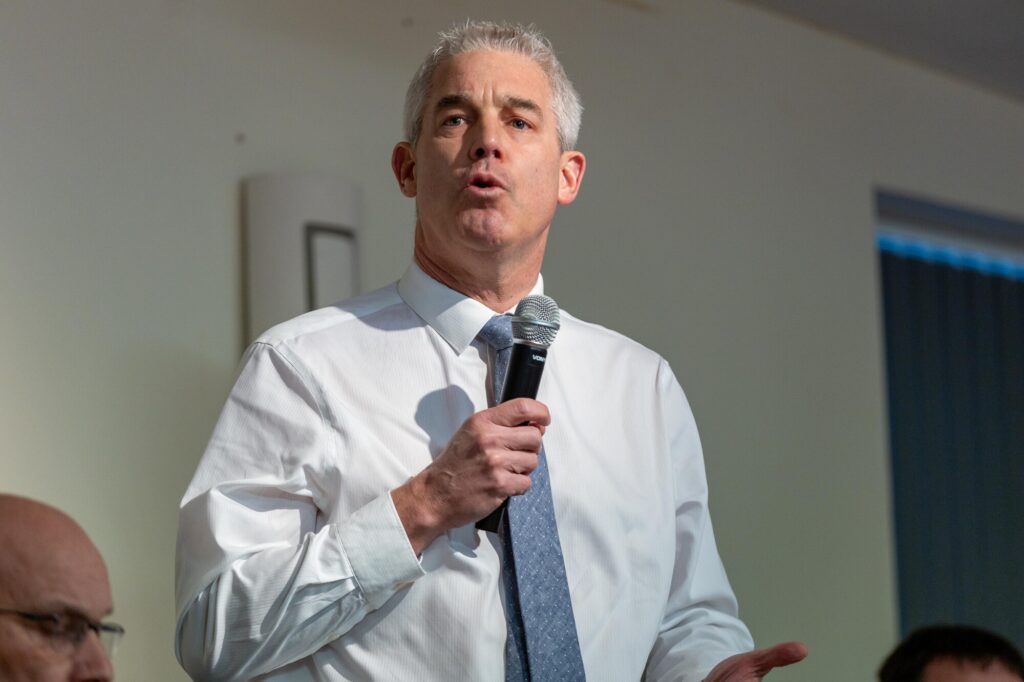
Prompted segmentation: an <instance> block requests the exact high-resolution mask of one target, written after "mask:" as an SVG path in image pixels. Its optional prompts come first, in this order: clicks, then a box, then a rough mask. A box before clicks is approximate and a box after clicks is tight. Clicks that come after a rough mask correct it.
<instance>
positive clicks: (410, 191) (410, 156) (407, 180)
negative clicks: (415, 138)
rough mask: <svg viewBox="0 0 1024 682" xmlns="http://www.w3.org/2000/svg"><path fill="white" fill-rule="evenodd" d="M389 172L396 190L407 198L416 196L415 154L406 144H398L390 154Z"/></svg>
mask: <svg viewBox="0 0 1024 682" xmlns="http://www.w3.org/2000/svg"><path fill="white" fill-rule="evenodd" d="M391 170H392V172H394V174H395V180H398V189H400V190H401V191H402V194H404V195H405V196H407V197H414V196H416V152H414V151H413V148H412V145H411V144H409V143H408V142H399V143H398V144H396V145H395V148H394V149H393V150H392V152H391Z"/></svg>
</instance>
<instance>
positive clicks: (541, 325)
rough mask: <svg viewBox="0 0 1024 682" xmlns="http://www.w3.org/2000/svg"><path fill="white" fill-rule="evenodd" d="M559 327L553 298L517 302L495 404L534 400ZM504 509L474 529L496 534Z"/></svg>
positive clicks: (535, 295) (543, 297)
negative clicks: (508, 351)
mask: <svg viewBox="0 0 1024 682" xmlns="http://www.w3.org/2000/svg"><path fill="white" fill-rule="evenodd" d="M559 326H560V325H559V316H558V304H557V303H555V301H554V299H552V298H550V297H548V296H543V295H541V294H534V295H532V296H527V297H526V298H524V299H523V300H521V301H520V302H519V305H517V306H516V312H515V314H514V315H513V316H512V351H511V356H510V357H509V361H508V369H506V370H505V382H504V384H503V385H502V388H501V397H500V398H499V399H498V400H497V402H498V403H503V402H506V401H508V400H513V399H515V398H536V397H537V389H538V388H540V377H541V374H542V373H543V372H544V363H545V362H546V361H547V357H548V348H549V347H550V346H551V344H552V342H553V341H554V340H555V336H556V335H557V334H558V329H559ZM507 507H508V499H506V500H505V501H504V502H502V503H501V505H499V506H498V508H497V509H495V510H494V511H493V512H491V513H490V514H488V515H487V516H485V517H484V518H482V519H480V520H479V521H477V522H476V527H477V528H479V529H480V530H486V531H490V532H492V533H496V532H497V531H498V526H499V525H500V524H501V517H502V516H503V515H504V513H505V509H506V508H507Z"/></svg>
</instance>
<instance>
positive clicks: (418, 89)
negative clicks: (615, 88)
mask: <svg viewBox="0 0 1024 682" xmlns="http://www.w3.org/2000/svg"><path fill="white" fill-rule="evenodd" d="M440 36H441V42H440V43H438V45H437V47H435V48H434V50H433V52H431V53H430V54H429V55H427V58H426V59H425V60H424V61H423V64H421V65H420V68H419V70H418V71H417V72H416V75H415V76H414V77H413V79H412V82H411V83H409V89H408V90H407V91H406V93H405V121H404V124H405V138H406V140H408V141H409V142H410V143H411V144H412V145H413V146H415V145H416V141H417V140H418V139H419V137H420V133H421V132H422V131H423V107H424V106H425V105H426V102H427V96H428V95H429V93H430V82H431V80H432V79H433V77H434V71H436V70H437V67H438V66H439V65H440V64H441V63H443V62H444V61H445V60H448V59H451V58H452V57H454V56H455V55H458V54H462V53H464V52H470V51H472V50H497V51H500V52H513V53H515V54H521V55H523V56H525V57H529V58H530V59H532V60H533V61H534V62H536V64H537V65H538V66H539V67H540V68H541V69H543V70H544V73H545V74H547V77H548V83H549V84H550V85H551V108H552V109H553V110H554V112H555V122H556V125H557V128H558V144H559V145H560V146H561V148H562V151H568V150H570V149H575V148H576V140H577V138H578V137H579V133H580V121H581V120H582V118H583V104H582V103H581V102H580V95H579V93H578V92H576V88H574V87H573V85H572V81H570V80H569V77H568V76H567V75H566V73H565V69H563V68H562V64H561V62H559V61H558V57H556V56H555V51H554V49H553V48H552V47H551V43H550V42H549V41H548V39H547V38H545V37H544V36H543V35H542V34H541V32H540V31H538V30H537V28H536V27H535V26H533V25H532V24H531V25H529V26H523V25H522V24H508V23H500V24H498V23H494V22H491V21H473V20H472V19H467V20H466V22H465V23H464V24H455V25H453V26H452V27H451V28H449V29H448V30H447V31H442V32H441V34H440Z"/></svg>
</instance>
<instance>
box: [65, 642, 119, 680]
mask: <svg viewBox="0 0 1024 682" xmlns="http://www.w3.org/2000/svg"><path fill="white" fill-rule="evenodd" d="M71 679H72V680H73V681H74V682H110V681H111V680H113V679H114V666H113V664H112V663H111V662H110V657H109V656H108V655H107V651H106V649H104V648H103V644H102V643H101V642H100V637H99V635H97V634H96V633H95V632H89V634H87V635H86V637H85V639H83V640H82V643H81V644H80V645H79V647H78V649H77V650H76V651H75V667H74V673H73V676H72V678H71Z"/></svg>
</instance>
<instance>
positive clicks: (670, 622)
mask: <svg viewBox="0 0 1024 682" xmlns="http://www.w3.org/2000/svg"><path fill="white" fill-rule="evenodd" d="M658 391H659V393H660V395H661V405H662V409H663V413H662V420H663V424H664V427H665V433H666V438H667V447H668V452H669V454H670V457H671V458H672V474H673V478H674V494H675V502H676V507H675V513H676V534H675V537H676V547H675V570H674V572H673V575H672V583H671V591H670V593H669V597H668V601H667V603H666V606H665V612H664V615H663V616H662V621H661V627H660V630H659V633H658V637H657V639H656V641H655V643H654V646H653V648H652V650H651V654H650V657H649V658H648V662H647V668H646V671H645V673H644V677H643V679H644V680H645V681H647V682H654V681H658V682H669V681H671V682H700V681H701V680H703V679H704V678H705V677H706V676H707V674H708V673H709V672H710V671H711V669H712V668H713V667H714V666H715V665H717V664H718V663H719V662H720V661H722V660H723V659H725V658H728V657H729V656H732V655H733V654H737V653H740V652H743V651H749V650H750V649H752V648H753V640H752V639H751V637H750V632H749V630H747V627H746V625H744V624H743V621H741V620H740V619H739V616H738V607H737V604H736V598H735V596H734V595H733V592H732V588H731V587H730V585H729V580H728V578H727V577H726V574H725V569H724V567H723V566H722V561H721V559H720V558H719V556H718V548H717V547H716V545H715V534H714V531H713V530H712V527H711V516H710V514H709V512H708V499H707V478H706V475H705V471H704V457H703V454H702V452H701V446H700V438H699V436H698V434H697V425H696V424H695V423H694V419H693V413H692V412H691V410H690V406H689V403H688V402H687V400H686V396H685V395H684V393H683V389H682V387H680V385H679V382H678V381H676V378H675V376H674V375H673V373H672V370H671V369H670V368H669V366H668V364H667V363H665V362H664V361H662V365H661V368H660V370H659V373H658Z"/></svg>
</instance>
